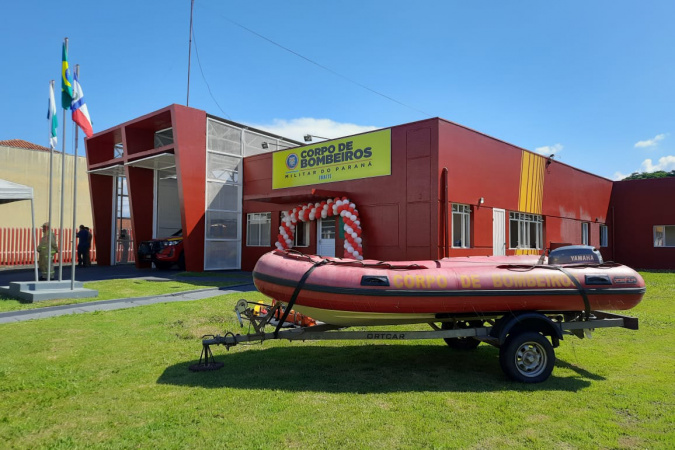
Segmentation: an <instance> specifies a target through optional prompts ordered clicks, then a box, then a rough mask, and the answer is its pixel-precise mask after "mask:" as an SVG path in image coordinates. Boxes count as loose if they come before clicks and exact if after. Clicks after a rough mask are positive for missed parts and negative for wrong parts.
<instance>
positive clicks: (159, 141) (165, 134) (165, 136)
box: [154, 128, 173, 148]
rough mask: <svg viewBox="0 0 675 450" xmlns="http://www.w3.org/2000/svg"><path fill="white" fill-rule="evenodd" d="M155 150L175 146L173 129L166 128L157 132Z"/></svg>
mask: <svg viewBox="0 0 675 450" xmlns="http://www.w3.org/2000/svg"><path fill="white" fill-rule="evenodd" d="M154 144H155V145H154V147H155V148H160V147H164V146H165V145H171V144H173V128H166V129H164V130H159V131H156V132H155V142H154Z"/></svg>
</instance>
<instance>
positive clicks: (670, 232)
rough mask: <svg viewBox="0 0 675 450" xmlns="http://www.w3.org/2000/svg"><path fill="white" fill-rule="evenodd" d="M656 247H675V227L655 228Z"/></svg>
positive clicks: (661, 226) (658, 226) (659, 226)
mask: <svg viewBox="0 0 675 450" xmlns="http://www.w3.org/2000/svg"><path fill="white" fill-rule="evenodd" d="M654 247H675V225H657V226H655V227H654Z"/></svg>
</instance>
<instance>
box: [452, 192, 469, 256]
mask: <svg viewBox="0 0 675 450" xmlns="http://www.w3.org/2000/svg"><path fill="white" fill-rule="evenodd" d="M455 216H459V217H460V224H461V229H460V231H459V234H460V242H462V244H461V245H455ZM450 236H451V248H471V206H469V205H465V204H462V203H452V204H451V208H450Z"/></svg>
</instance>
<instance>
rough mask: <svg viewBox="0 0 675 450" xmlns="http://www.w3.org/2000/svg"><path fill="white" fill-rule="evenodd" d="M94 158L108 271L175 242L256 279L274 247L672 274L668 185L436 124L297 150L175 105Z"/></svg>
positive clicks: (674, 211) (103, 145)
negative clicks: (570, 249)
mask: <svg viewBox="0 0 675 450" xmlns="http://www.w3.org/2000/svg"><path fill="white" fill-rule="evenodd" d="M308 131H311V130H308ZM86 147H87V159H88V168H89V174H90V188H91V198H92V203H93V205H92V206H93V208H92V209H93V215H94V226H95V230H96V239H97V242H98V249H97V251H98V260H99V264H114V263H116V262H117V261H120V257H119V254H120V252H123V251H125V249H126V251H129V250H130V249H131V250H134V251H135V249H137V248H138V244H139V243H140V242H142V241H147V240H150V239H154V238H165V237H168V236H170V235H172V234H175V233H182V236H183V244H182V249H181V252H183V253H182V257H183V258H184V262H185V265H186V268H187V270H191V271H201V270H215V269H243V270H251V269H252V268H253V266H254V265H255V262H256V260H257V259H258V258H259V257H260V256H261V255H262V254H263V253H265V252H268V251H270V250H272V249H274V248H275V245H277V246H284V247H294V248H297V249H298V250H300V251H302V252H305V253H318V254H321V255H326V256H339V257H342V256H343V255H345V254H346V255H348V256H349V257H364V258H367V259H378V260H418V259H438V258H442V257H444V256H467V255H503V254H507V255H508V254H522V253H534V254H539V253H542V252H544V251H545V250H546V249H548V248H551V247H552V246H556V245H560V244H565V243H567V244H589V245H593V246H595V247H597V248H599V249H600V250H601V252H602V254H603V256H604V258H605V259H608V260H617V261H619V262H622V263H626V264H628V265H632V266H635V267H639V268H671V269H673V268H675V208H672V207H670V208H669V207H666V205H671V206H672V205H673V204H675V178H670V179H661V180H644V181H624V182H612V181H611V180H608V179H606V178H603V177H599V176H597V175H593V174H591V173H588V172H585V171H582V170H579V169H576V168H574V167H571V166H569V165H566V164H563V163H561V162H559V161H556V160H554V159H551V158H547V157H545V156H541V155H539V154H536V153H533V152H530V151H528V150H525V149H521V148H518V147H516V146H514V145H511V144H508V143H506V142H503V141H500V140H499V139H495V138H493V137H490V136H487V135H485V134H482V133H480V132H477V131H474V130H471V129H468V128H466V127H463V126H461V125H458V124H455V123H452V122H449V121H446V120H443V119H440V118H434V119H428V120H423V121H419V122H414V123H408V124H404V125H399V126H394V127H391V128H385V129H381V130H377V131H373V132H369V133H363V134H358V135H354V136H346V137H343V138H339V139H333V140H329V141H322V142H314V143H310V144H308V145H304V144H301V143H299V142H295V141H293V140H290V139H286V138H283V137H281V136H276V135H273V134H270V133H267V132H264V131H261V130H256V129H253V128H250V127H247V126H245V125H242V124H237V123H235V122H232V121H228V120H224V119H221V118H218V117H215V116H211V115H208V114H206V113H205V112H204V111H201V110H197V109H194V108H188V107H184V106H180V105H171V106H169V107H166V108H164V109H161V110H159V111H156V112H153V113H151V114H148V115H146V116H143V117H139V118H137V119H134V120H131V121H129V122H126V123H123V124H121V125H118V126H116V127H113V128H111V129H108V130H105V131H102V132H100V133H97V134H95V135H94V136H92V137H91V138H89V139H87V140H86ZM336 200H339V202H340V204H341V203H343V202H344V203H345V206H343V207H342V208H341V209H347V210H348V211H347V216H346V217H341V216H340V215H335V212H338V211H337V207H336V206H335V204H336ZM303 207H304V208H305V211H303V209H302V208H303ZM294 209H295V212H294ZM354 212H356V213H357V214H356V215H354V214H353V213H354ZM286 216H288V217H287V218H286V219H284V218H285V217H286ZM124 219H130V222H131V230H127V229H122V228H121V226H122V225H121V224H122V223H124V222H123V220H124ZM355 220H356V221H355ZM289 225H290V226H289ZM280 227H281V228H280ZM280 235H281V237H280ZM345 247H347V249H348V250H349V252H348V253H345V250H344V248H345ZM136 264H137V265H139V266H143V265H149V263H145V262H142V261H137V262H136Z"/></svg>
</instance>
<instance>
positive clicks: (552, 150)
mask: <svg viewBox="0 0 675 450" xmlns="http://www.w3.org/2000/svg"><path fill="white" fill-rule="evenodd" d="M562 149H563V146H562V144H555V145H545V146H543V147H537V148H535V149H534V151H535V152H537V153H539V154H540V155H544V156H550V155H555V154H556V153H558V152H561V151H562Z"/></svg>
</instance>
